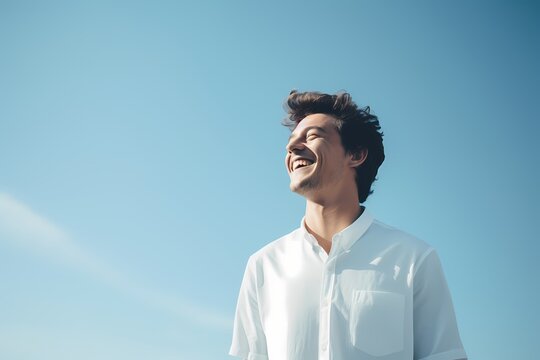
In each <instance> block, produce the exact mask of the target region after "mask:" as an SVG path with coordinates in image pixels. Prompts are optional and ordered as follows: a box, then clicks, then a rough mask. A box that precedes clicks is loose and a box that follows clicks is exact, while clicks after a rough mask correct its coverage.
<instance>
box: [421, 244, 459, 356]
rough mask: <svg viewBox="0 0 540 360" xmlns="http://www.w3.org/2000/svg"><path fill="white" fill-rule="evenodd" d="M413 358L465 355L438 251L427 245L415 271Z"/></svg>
mask: <svg viewBox="0 0 540 360" xmlns="http://www.w3.org/2000/svg"><path fill="white" fill-rule="evenodd" d="M413 286H414V299H413V302H414V303H413V312H414V313H413V316H414V325H413V328H414V359H415V360H416V359H418V360H432V359H433V360H435V359H437V360H458V359H466V358H467V355H466V353H465V350H464V349H463V345H462V343H461V339H460V336H459V331H458V327H457V322H456V316H455V313H454V306H453V304H452V298H451V296H450V291H449V289H448V286H447V283H446V279H445V277H444V273H443V271H442V267H441V263H440V261H439V257H438V256H437V253H436V252H435V251H434V250H433V249H430V250H428V251H427V252H426V253H425V254H424V256H423V257H422V258H420V260H419V263H418V265H417V268H416V270H415V273H414V285H413Z"/></svg>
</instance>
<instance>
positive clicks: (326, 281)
mask: <svg viewBox="0 0 540 360" xmlns="http://www.w3.org/2000/svg"><path fill="white" fill-rule="evenodd" d="M335 267H336V261H335V258H332V259H329V261H327V263H326V264H325V267H324V272H323V281H322V287H321V294H320V298H319V304H320V313H319V360H323V359H327V360H328V359H330V349H329V348H330V346H329V342H330V310H331V304H332V302H331V299H332V294H333V291H334V281H335Z"/></svg>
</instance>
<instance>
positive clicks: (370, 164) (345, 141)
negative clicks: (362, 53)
mask: <svg viewBox="0 0 540 360" xmlns="http://www.w3.org/2000/svg"><path fill="white" fill-rule="evenodd" d="M284 107H285V111H287V117H286V118H285V119H283V121H282V124H283V125H284V126H286V127H288V128H289V129H290V130H291V131H293V130H294V129H295V128H296V126H297V125H298V124H299V123H300V121H302V119H304V118H305V117H306V116H308V115H311V114H327V115H330V116H332V117H333V118H334V119H335V120H336V127H337V130H338V133H339V135H340V137H341V143H342V145H343V148H344V149H345V151H346V152H348V153H350V154H357V153H358V152H359V151H361V150H362V149H367V152H368V155H367V158H366V161H365V162H364V163H362V165H360V166H358V167H357V168H356V187H357V189H358V200H359V202H360V203H363V202H364V201H366V199H367V197H368V196H369V195H370V194H372V193H373V190H371V185H372V184H373V182H374V181H375V180H376V176H377V171H378V170H379V166H381V164H382V163H383V161H384V147H383V141H382V137H383V133H382V131H380V130H381V126H380V125H379V120H378V118H377V116H375V115H373V114H370V109H369V106H366V107H364V108H359V107H358V106H357V105H356V104H355V103H354V101H353V100H352V98H351V95H350V94H348V93H346V92H340V93H337V94H336V95H329V94H323V93H320V92H314V91H309V92H297V91H296V90H293V91H291V93H290V94H289V96H288V97H287V100H286V102H285V104H284Z"/></svg>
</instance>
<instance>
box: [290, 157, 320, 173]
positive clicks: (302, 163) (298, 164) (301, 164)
mask: <svg viewBox="0 0 540 360" xmlns="http://www.w3.org/2000/svg"><path fill="white" fill-rule="evenodd" d="M313 164H314V162H313V161H311V160H308V159H298V160H295V161H293V163H292V167H291V168H292V171H296V170H298V169H301V168H305V167H307V166H311V165H313Z"/></svg>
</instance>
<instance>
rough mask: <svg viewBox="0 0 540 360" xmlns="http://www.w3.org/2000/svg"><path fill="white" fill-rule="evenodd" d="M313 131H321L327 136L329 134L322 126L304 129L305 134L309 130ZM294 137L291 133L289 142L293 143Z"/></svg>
mask: <svg viewBox="0 0 540 360" xmlns="http://www.w3.org/2000/svg"><path fill="white" fill-rule="evenodd" d="M312 129H316V130H319V131H321V132H323V133H325V134H327V133H328V131H326V130H325V129H324V128H322V127H320V126H315V125H312V126H308V127H306V128H304V130H303V131H302V132H303V133H307V132H308V131H309V130H312ZM293 137H294V134H293V133H291V135H289V141H291V139H292V138H293Z"/></svg>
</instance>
